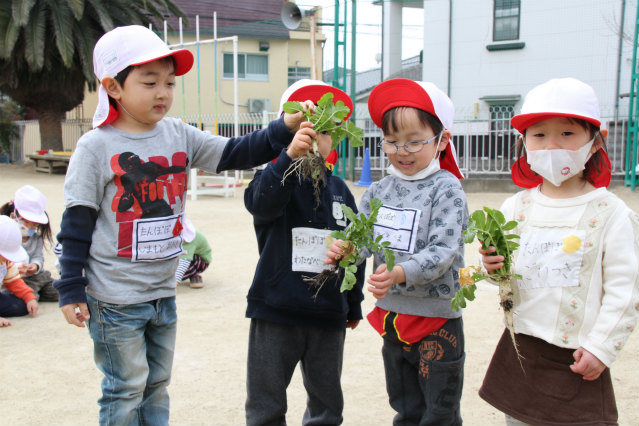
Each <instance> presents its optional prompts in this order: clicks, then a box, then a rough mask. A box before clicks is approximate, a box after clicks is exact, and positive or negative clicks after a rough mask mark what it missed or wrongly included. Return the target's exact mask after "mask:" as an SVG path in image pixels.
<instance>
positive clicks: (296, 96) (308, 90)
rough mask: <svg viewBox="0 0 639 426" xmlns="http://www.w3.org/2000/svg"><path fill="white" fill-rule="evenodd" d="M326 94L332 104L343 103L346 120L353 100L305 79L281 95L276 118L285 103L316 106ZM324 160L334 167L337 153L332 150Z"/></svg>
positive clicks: (326, 85) (344, 94)
mask: <svg viewBox="0 0 639 426" xmlns="http://www.w3.org/2000/svg"><path fill="white" fill-rule="evenodd" d="M327 92H331V93H332V94H333V103H334V104H336V103H337V101H342V102H344V105H346V106H347V107H348V109H349V113H348V115H347V116H346V117H345V118H344V119H345V120H348V118H349V117H350V116H351V114H352V113H353V100H352V99H351V97H350V96H348V95H347V94H346V92H344V91H343V90H341V89H338V88H337V87H333V86H331V85H330V84H327V83H324V82H323V81H320V80H310V79H307V78H304V79H302V80H298V81H296V82H295V83H293V84H291V85H290V86H289V87H288V89H286V90H285V91H284V93H283V94H282V98H281V99H280V109H279V112H278V116H279V115H282V113H283V112H284V104H285V103H286V102H293V101H296V102H304V101H313V102H314V103H315V104H316V105H317V103H318V102H319V100H320V99H321V98H322V96H324V94H326V93H327ZM325 160H326V162H327V163H329V164H331V165H333V166H334V165H335V163H337V151H336V150H332V151H331V152H330V153H329V154H328V156H327V157H326V159H325Z"/></svg>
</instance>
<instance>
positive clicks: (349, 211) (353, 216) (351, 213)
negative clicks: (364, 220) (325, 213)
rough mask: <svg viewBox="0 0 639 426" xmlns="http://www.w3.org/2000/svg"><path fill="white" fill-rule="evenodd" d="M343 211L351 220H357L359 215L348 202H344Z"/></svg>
mask: <svg viewBox="0 0 639 426" xmlns="http://www.w3.org/2000/svg"><path fill="white" fill-rule="evenodd" d="M342 211H343V212H344V215H345V216H346V218H347V219H348V220H350V221H351V222H356V221H357V215H356V214H355V212H354V211H353V209H351V208H350V207H348V206H347V205H346V204H342Z"/></svg>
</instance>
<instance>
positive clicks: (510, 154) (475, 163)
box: [12, 113, 637, 177]
mask: <svg viewBox="0 0 639 426" xmlns="http://www.w3.org/2000/svg"><path fill="white" fill-rule="evenodd" d="M275 118H276V115H275V113H263V114H239V116H238V122H237V128H238V134H239V135H244V134H246V133H249V132H252V131H254V130H257V129H260V128H263V127H265V126H266V125H268V123H269V122H270V121H271V120H273V119H275ZM183 119H184V121H185V122H187V123H189V124H192V125H194V126H196V127H200V128H201V129H203V130H205V131H209V132H211V133H216V132H215V128H216V125H217V134H219V135H221V136H227V137H230V136H233V135H234V134H235V120H234V116H233V115H232V114H226V115H219V116H218V117H217V119H216V117H215V116H214V115H204V116H201V117H198V116H187V117H183ZM602 123H603V127H605V128H607V129H608V130H609V136H608V139H607V149H608V155H609V157H610V161H611V163H612V168H613V170H612V171H613V175H616V176H623V174H624V173H625V164H626V163H625V156H626V137H627V136H626V135H627V121H626V120H619V121H616V122H615V121H614V120H610V119H602ZM356 124H357V125H358V126H360V127H361V128H362V129H363V130H364V146H363V147H361V148H356V149H355V150H354V157H355V158H354V161H353V163H354V172H355V173H354V175H355V176H357V177H359V176H360V174H361V171H362V165H363V160H364V153H365V149H366V148H368V150H369V159H370V169H371V172H373V173H377V174H383V173H384V170H385V169H386V167H387V166H388V161H387V159H386V156H385V155H384V153H383V152H382V151H381V149H380V148H379V141H380V140H381V137H382V133H381V130H380V129H379V128H377V126H375V124H374V123H373V122H372V120H370V118H359V119H357V120H356ZM18 125H19V126H20V128H21V135H22V138H21V141H18V142H17V143H16V144H14V148H13V150H12V161H13V162H16V163H21V162H24V161H25V160H26V159H27V157H26V156H27V154H31V153H34V152H36V151H37V150H39V149H40V133H39V128H38V122H37V121H20V122H18ZM90 129H91V120H90V119H85V120H80V119H74V120H65V121H63V122H62V134H63V146H64V150H68V151H72V150H73V149H74V148H75V145H76V143H77V140H78V139H79V138H80V136H81V135H82V134H83V133H85V132H87V131H89V130H90ZM516 140H517V133H516V131H515V130H512V129H511V128H510V126H509V124H508V121H507V120H503V122H496V121H495V120H492V121H491V120H473V121H458V122H455V123H454V125H453V143H454V144H455V147H456V149H457V155H458V160H459V165H460V168H461V169H462V171H463V172H464V174H465V175H466V176H467V177H468V176H474V175H482V176H485V175H493V176H504V177H505V176H509V175H510V168H511V167H512V165H513V163H514V162H515V160H516V153H515V142H516ZM340 154H341V153H340ZM340 158H341V155H340ZM346 163H347V165H346V169H347V174H346V176H347V177H350V176H351V174H352V172H351V171H350V161H347V162H346ZM631 164H637V159H635V161H632V162H631ZM339 169H340V171H341V170H342V169H341V167H340V168H339Z"/></svg>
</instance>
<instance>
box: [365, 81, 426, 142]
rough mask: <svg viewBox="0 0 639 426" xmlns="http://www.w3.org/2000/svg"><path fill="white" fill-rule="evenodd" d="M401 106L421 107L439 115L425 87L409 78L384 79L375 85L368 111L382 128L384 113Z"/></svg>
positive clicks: (369, 98)
mask: <svg viewBox="0 0 639 426" xmlns="http://www.w3.org/2000/svg"><path fill="white" fill-rule="evenodd" d="M400 106H401V107H412V108H417V109H421V110H422V111H426V112H428V113H430V114H432V115H434V116H435V117H437V113H436V112H435V107H434V106H433V102H432V101H431V99H430V97H429V96H428V94H427V93H426V92H425V90H424V88H423V87H422V86H420V85H419V84H417V83H415V82H414V81H413V80H409V79H407V78H394V79H391V80H386V81H383V82H381V83H379V84H378V85H377V86H375V88H374V89H373V90H372V91H371V94H370V95H369V97H368V112H369V113H370V116H371V119H372V120H373V122H374V123H375V125H376V126H377V127H379V128H380V129H381V128H382V118H383V117H384V113H386V111H388V110H390V109H393V108H396V107H400Z"/></svg>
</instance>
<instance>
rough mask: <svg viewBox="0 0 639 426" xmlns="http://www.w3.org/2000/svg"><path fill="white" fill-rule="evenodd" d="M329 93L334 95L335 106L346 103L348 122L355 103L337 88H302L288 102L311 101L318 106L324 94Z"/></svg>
mask: <svg viewBox="0 0 639 426" xmlns="http://www.w3.org/2000/svg"><path fill="white" fill-rule="evenodd" d="M327 92H331V93H332V94H333V103H334V104H336V103H337V101H342V102H344V105H346V106H347V107H348V109H349V112H348V115H347V116H346V118H345V120H348V118H349V117H350V116H351V114H352V113H353V101H352V100H351V97H350V96H348V95H347V94H346V92H344V91H343V90H341V89H338V88H337V87H333V86H329V85H326V86H323V85H319V84H318V85H309V86H304V87H300V88H299V89H297V90H296V91H294V92H293V93H291V95H290V96H289V97H288V101H287V102H304V101H307V100H310V101H313V102H314V103H315V104H317V102H319V100H320V99H321V98H322V96H324V94H325V93H327Z"/></svg>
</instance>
